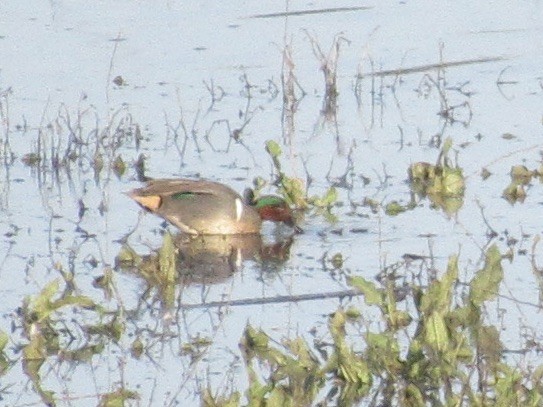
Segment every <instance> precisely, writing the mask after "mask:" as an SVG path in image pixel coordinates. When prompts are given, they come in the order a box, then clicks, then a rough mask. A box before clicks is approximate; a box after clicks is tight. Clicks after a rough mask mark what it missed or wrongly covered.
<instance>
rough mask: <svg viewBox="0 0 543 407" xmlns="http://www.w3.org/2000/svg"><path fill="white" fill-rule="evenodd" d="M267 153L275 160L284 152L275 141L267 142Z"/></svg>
mask: <svg viewBox="0 0 543 407" xmlns="http://www.w3.org/2000/svg"><path fill="white" fill-rule="evenodd" d="M266 151H267V152H268V154H269V155H271V156H272V157H273V158H277V157H279V156H280V155H281V154H282V153H283V152H282V151H281V146H279V144H278V143H277V142H275V141H273V140H268V141H266Z"/></svg>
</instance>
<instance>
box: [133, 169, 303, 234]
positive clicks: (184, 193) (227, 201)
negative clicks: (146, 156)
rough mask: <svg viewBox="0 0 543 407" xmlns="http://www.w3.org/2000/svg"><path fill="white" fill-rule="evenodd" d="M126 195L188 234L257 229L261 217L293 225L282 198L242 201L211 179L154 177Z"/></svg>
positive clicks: (236, 194)
mask: <svg viewBox="0 0 543 407" xmlns="http://www.w3.org/2000/svg"><path fill="white" fill-rule="evenodd" d="M128 195H129V196H130V197H131V198H132V199H134V200H135V201H136V202H137V203H139V204H140V205H141V206H143V207H144V208H145V209H147V210H149V211H151V212H153V213H156V214H157V215H159V216H161V217H163V218H164V219H166V220H167V221H169V222H170V223H172V224H173V225H175V226H177V227H178V228H179V229H181V230H182V231H183V232H185V233H189V234H191V235H233V234H248V233H259V231H260V227H261V224H262V219H264V220H275V221H282V222H285V223H287V224H290V225H291V226H292V225H293V222H292V218H291V217H290V208H289V207H288V205H287V204H286V203H285V202H284V201H283V200H282V199H281V198H279V197H273V198H270V197H266V198H263V199H261V200H258V201H256V202H254V203H253V202H245V201H244V199H243V198H242V197H241V196H240V195H239V194H238V193H237V192H235V191H234V190H233V189H231V188H230V187H228V186H226V185H223V184H220V183H218V182H213V181H207V180H190V179H156V180H151V181H148V182H147V185H146V186H145V187H143V188H138V189H134V190H132V191H130V192H129V193H128ZM287 212H288V216H287ZM276 217H277V219H275V218H276Z"/></svg>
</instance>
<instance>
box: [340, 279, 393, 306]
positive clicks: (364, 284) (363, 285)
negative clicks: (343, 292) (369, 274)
mask: <svg viewBox="0 0 543 407" xmlns="http://www.w3.org/2000/svg"><path fill="white" fill-rule="evenodd" d="M347 282H348V283H349V285H350V286H352V287H354V288H356V289H357V290H359V291H360V292H362V294H364V301H365V302H366V304H368V305H378V306H379V307H382V306H383V305H384V301H385V299H384V297H385V295H384V293H383V292H382V291H381V290H379V289H378V288H377V287H376V286H375V284H373V283H372V282H371V281H368V280H366V279H365V278H364V277H360V276H355V277H350V278H348V279H347Z"/></svg>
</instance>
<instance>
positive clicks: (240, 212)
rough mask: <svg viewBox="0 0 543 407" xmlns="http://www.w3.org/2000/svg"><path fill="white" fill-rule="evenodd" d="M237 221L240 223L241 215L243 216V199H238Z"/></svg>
mask: <svg viewBox="0 0 543 407" xmlns="http://www.w3.org/2000/svg"><path fill="white" fill-rule="evenodd" d="M235 202H236V221H238V222H239V221H240V219H241V215H242V214H243V202H241V199H239V198H236V200H235Z"/></svg>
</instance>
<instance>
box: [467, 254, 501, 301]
mask: <svg viewBox="0 0 543 407" xmlns="http://www.w3.org/2000/svg"><path fill="white" fill-rule="evenodd" d="M502 280H503V269H502V265H501V254H500V251H499V250H498V247H497V246H496V245H492V246H491V247H490V248H489V249H488V250H487V252H486V260H485V266H484V267H483V269H482V270H479V271H478V272H477V274H476V276H475V277H474V278H473V280H471V282H470V284H469V288H470V291H469V299H470V301H471V303H472V304H473V305H475V306H477V307H478V306H481V305H482V304H483V303H484V302H485V301H489V300H492V299H494V298H495V297H496V296H497V295H498V289H499V286H500V283H501V282H502Z"/></svg>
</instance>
